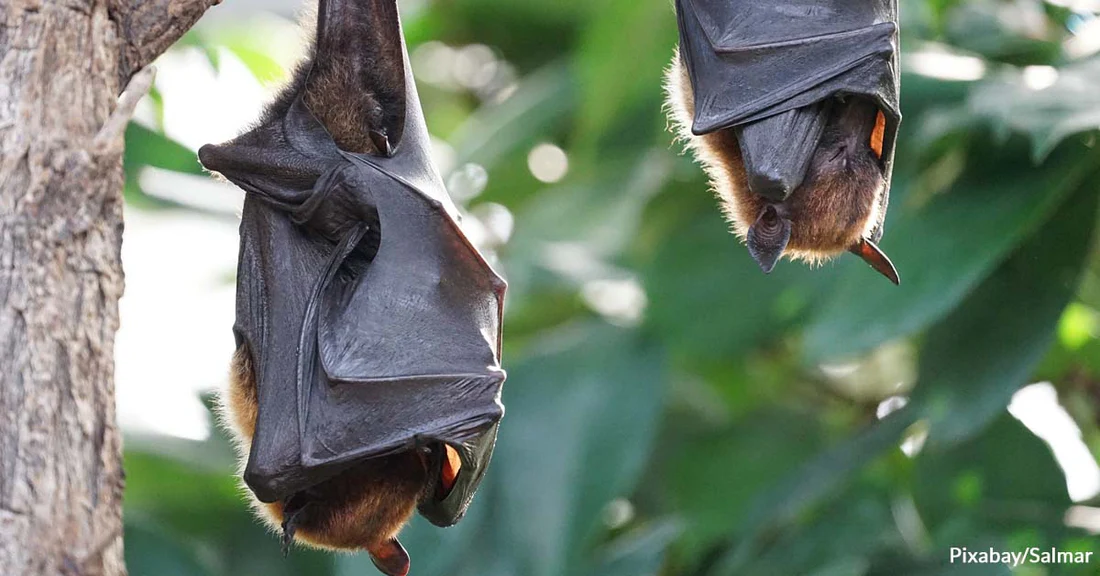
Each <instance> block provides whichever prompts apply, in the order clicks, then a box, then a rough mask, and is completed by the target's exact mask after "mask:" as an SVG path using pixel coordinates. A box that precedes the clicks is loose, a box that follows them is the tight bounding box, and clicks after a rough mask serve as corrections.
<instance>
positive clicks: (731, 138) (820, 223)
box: [665, 53, 884, 264]
mask: <svg viewBox="0 0 1100 576" xmlns="http://www.w3.org/2000/svg"><path fill="white" fill-rule="evenodd" d="M665 91H666V93H667V97H668V100H667V103H666V109H667V111H668V112H669V116H670V118H671V122H672V129H673V130H674V132H675V134H676V135H677V137H678V139H681V140H683V141H684V142H685V144H686V147H687V148H688V149H689V150H691V151H692V153H693V154H694V156H695V158H696V160H697V161H698V162H699V163H700V164H702V166H703V169H704V171H705V172H706V173H707V176H708V177H709V179H710V182H711V187H712V188H713V190H714V193H715V195H716V196H717V197H718V200H719V204H720V206H721V208H722V211H723V213H724V214H725V215H726V218H727V220H728V221H729V222H730V225H731V227H732V229H733V232H734V233H735V234H736V235H737V236H738V237H739V238H740V239H741V240H742V241H744V240H745V237H746V235H747V234H748V230H749V227H750V226H752V224H753V223H754V222H755V221H756V218H757V217H758V216H759V215H760V212H761V210H762V209H763V208H764V206H765V201H764V199H763V198H762V197H760V196H758V195H756V194H753V193H752V192H751V191H750V190H749V185H748V179H747V177H746V174H745V166H744V163H743V161H742V159H741V149H740V146H739V145H738V142H737V137H736V136H735V134H734V131H733V130H732V129H726V130H718V131H715V132H712V133H710V134H704V135H702V136H696V135H694V134H692V133H691V124H692V118H693V116H694V114H695V103H694V95H693V91H692V87H691V81H690V79H689V77H688V73H687V68H686V67H684V66H683V65H682V63H681V60H680V55H679V53H677V54H675V55H674V57H673V60H672V66H671V67H670V68H669V70H668V73H667V75H666V77H665ZM824 144H825V143H824V142H823V145H822V146H821V147H819V149H818V152H817V154H827V153H828V152H827V150H825V145H824ZM867 145H868V147H869V146H870V138H868V139H867ZM818 160H819V158H817V157H816V155H815V161H814V162H813V163H812V164H811V168H810V170H809V171H808V172H807V174H806V179H805V181H804V183H803V184H802V185H801V186H799V187H798V188H797V189H796V190H795V191H794V192H793V193H791V195H790V196H789V197H788V199H787V201H786V202H785V203H786V205H787V209H788V211H789V214H788V217H789V218H790V220H791V239H790V242H789V243H788V244H787V249H786V251H785V252H784V256H787V257H788V258H791V259H792V260H803V261H805V262H808V263H811V264H817V263H820V262H822V261H824V260H827V259H829V258H832V257H834V256H836V255H838V254H841V253H843V252H845V251H846V250H848V248H850V247H851V246H852V245H853V244H855V243H856V242H857V241H858V240H859V239H860V238H867V237H870V235H871V233H872V232H873V228H874V226H875V224H876V222H877V221H878V210H879V208H878V205H879V202H878V197H879V195H880V194H881V193H882V191H883V189H884V182H883V180H882V177H881V173H877V174H876V173H874V172H873V171H870V170H857V169H853V170H849V171H847V172H846V173H835V172H833V173H830V172H826V171H823V170H821V171H815V170H814V166H817V165H818V164H819V163H818Z"/></svg>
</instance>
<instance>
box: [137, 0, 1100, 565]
mask: <svg viewBox="0 0 1100 576" xmlns="http://www.w3.org/2000/svg"><path fill="white" fill-rule="evenodd" d="M1057 4H1058V5H1055V3H1043V2H1039V1H1037V0H1019V1H1016V2H993V1H975V2H967V3H963V2H958V1H955V0H907V1H903V2H902V13H903V23H902V30H903V35H904V43H903V51H904V53H906V54H909V53H913V54H917V53H926V52H934V53H941V52H949V53H951V54H954V55H955V56H956V57H958V56H959V55H961V56H963V57H965V58H967V60H966V62H968V63H970V64H975V63H976V64H978V65H980V67H981V69H983V70H984V74H981V75H980V77H974V78H972V79H970V80H943V79H938V78H936V77H934V76H930V75H927V71H924V70H922V72H925V74H917V73H913V72H912V71H910V69H909V67H908V63H909V60H908V59H907V60H905V61H904V62H905V63H906V65H905V66H903V70H905V71H906V73H905V74H904V75H903V79H902V86H903V95H902V110H903V113H904V115H905V120H904V122H903V124H902V134H901V139H900V141H899V146H898V162H897V167H896V170H895V177H894V183H893V192H892V205H891V212H890V215H889V220H888V223H887V231H886V236H885V238H884V241H883V243H882V245H883V247H884V248H885V249H886V250H887V251H888V252H889V253H890V254H891V256H892V258H893V260H894V262H895V263H896V264H897V266H898V268H899V269H900V271H901V273H902V278H903V282H902V286H901V287H900V288H895V287H893V286H891V285H889V284H888V283H887V282H885V281H883V280H882V279H881V278H878V277H876V276H875V275H874V274H873V273H872V272H871V271H869V270H867V269H866V268H865V266H864V265H862V264H860V263H859V262H856V261H855V259H841V260H840V261H837V262H836V263H835V264H828V265H826V266H824V267H823V268H821V269H818V270H808V269H804V268H803V267H801V266H797V265H793V264H781V265H780V266H779V267H778V268H777V270H776V271H775V273H774V274H772V275H770V276H767V277H765V276H763V275H761V274H760V273H759V271H758V269H756V267H755V266H754V265H753V264H752V263H751V261H750V259H749V258H748V255H747V253H746V251H745V250H744V248H743V247H742V246H740V245H738V242H737V241H736V239H735V238H734V237H732V236H731V235H730V234H728V233H727V231H726V226H725V224H724V223H723V222H722V220H721V217H720V216H719V215H718V213H717V210H716V208H715V203H714V201H713V199H712V197H711V196H710V194H709V193H708V192H707V190H706V183H705V182H704V180H703V177H702V173H701V171H700V170H699V169H698V167H697V166H695V165H694V164H693V163H692V161H691V159H690V158H689V157H686V156H683V155H681V154H680V149H679V146H677V145H672V144H671V142H670V140H671V136H670V134H669V133H668V132H667V131H666V130H665V120H664V118H663V115H662V113H661V88H660V85H661V75H662V71H663V69H664V66H665V65H666V64H667V61H668V59H669V58H670V57H671V52H672V47H673V46H674V44H675V41H676V28H675V20H674V17H673V13H672V10H671V7H670V5H669V3H668V2H665V1H654V0H647V1H638V0H604V1H601V2H580V1H566V0H525V1H523V2H514V1H510V0H461V1H453V2H443V1H436V2H431V3H427V4H425V5H422V6H420V7H419V9H418V10H416V11H414V12H412V13H409V14H407V15H406V18H405V29H406V34H407V36H408V39H409V43H410V46H412V47H414V48H415V47H416V46H419V45H422V44H424V43H425V42H428V41H438V42H443V43H445V44H447V45H449V46H464V45H467V44H471V43H484V44H486V45H488V46H491V47H492V48H493V50H494V51H495V52H496V54H497V55H498V56H499V57H500V58H503V59H504V60H506V61H507V62H509V63H510V65H512V66H514V67H515V78H517V80H516V86H515V89H514V91H513V92H511V95H510V96H509V97H508V98H506V99H503V101H497V100H498V99H497V98H494V97H491V95H490V96H486V95H485V94H480V95H479V94H478V93H477V92H476V91H475V90H464V89H460V88H456V87H454V86H446V85H444V84H440V83H425V82H421V92H422V98H423V100H424V101H425V107H426V111H427V114H428V123H429V126H430V127H432V129H433V133H434V134H435V135H436V136H438V137H440V138H442V139H444V140H446V141H447V142H449V143H450V144H451V145H452V146H453V147H454V149H455V151H456V158H457V163H456V166H459V167H462V166H464V165H466V164H467V163H476V164H478V165H481V166H483V167H484V168H485V170H486V171H487V173H488V175H489V179H488V185H487V187H486V188H485V190H484V192H482V193H481V194H480V195H478V196H476V197H475V198H472V199H470V200H469V201H468V202H467V208H468V209H469V210H470V211H471V213H473V214H475V215H477V214H480V213H482V212H479V210H482V211H483V209H486V207H489V206H492V205H501V206H503V207H505V208H507V210H508V211H509V212H510V213H511V214H513V215H514V217H515V234H514V236H513V238H512V239H511V240H510V241H509V242H508V243H507V244H506V245H504V246H502V247H500V248H499V249H498V252H499V257H500V267H501V269H502V271H503V272H504V273H505V274H506V275H507V277H508V278H509V281H510V292H509V301H508V308H507V319H506V340H505V342H506V344H505V348H506V357H505V365H506V368H507V369H508V370H509V379H508V382H507V384H506V386H505V391H504V400H505V403H506V405H507V408H508V413H507V416H506V417H505V419H504V421H503V424H502V427H501V433H500V444H499V447H498V449H497V452H496V454H495V456H494V462H493V466H492V468H491V472H490V474H489V475H488V477H487V479H486V481H485V483H484V484H483V486H482V488H481V490H480V492H479V494H478V497H477V499H476V500H475V502H474V504H473V506H472V508H471V510H470V512H469V515H468V517H467V518H466V519H465V520H464V521H463V522H462V523H461V524H460V525H459V526H457V527H455V528H452V529H448V530H439V529H436V528H433V527H431V526H429V525H428V524H427V523H426V522H423V521H420V520H417V521H415V522H414V523H413V525H412V526H411V527H410V528H409V529H407V530H406V532H405V534H404V536H403V537H402V540H403V541H404V542H405V544H406V546H407V547H408V548H409V550H410V552H411V554H412V557H413V562H414V568H413V573H414V574H416V575H418V576H431V575H443V574H448V575H471V576H473V575H480V576H491V575H507V574H524V575H536V576H537V575H546V576H550V575H558V574H570V575H574V574H575V575H593V576H595V575H603V576H637V575H643V574H664V575H699V576H718V575H727V574H750V575H756V574H817V575H873V574H891V575H932V574H945V575H946V574H1005V573H1007V569H1006V568H1005V567H1003V566H985V567H982V566H969V567H963V566H959V565H950V564H949V563H948V549H949V547H951V546H967V547H969V548H971V549H984V548H988V547H990V546H992V547H993V548H995V549H999V550H1017V549H1022V548H1024V547H1027V546H1040V547H1045V548H1049V547H1051V546H1057V547H1059V548H1061V549H1073V550H1094V551H1097V552H1100V542H1098V541H1097V539H1096V538H1090V537H1089V536H1088V535H1087V534H1086V533H1085V532H1083V531H1081V530H1078V529H1075V528H1071V527H1067V526H1066V524H1065V522H1064V521H1063V516H1064V513H1065V511H1066V509H1067V508H1068V507H1069V506H1070V504H1071V502H1070V500H1069V498H1068V496H1067V493H1066V488H1065V480H1064V478H1063V475H1062V473H1061V472H1060V470H1059V468H1058V466H1057V464H1056V462H1055V460H1054V458H1053V456H1052V454H1051V451H1050V449H1049V448H1048V447H1047V445H1046V444H1044V443H1043V442H1042V441H1040V440H1039V439H1037V438H1036V437H1035V436H1034V435H1033V434H1032V433H1031V432H1029V431H1028V429H1027V428H1025V427H1024V426H1023V424H1021V423H1020V422H1019V421H1018V420H1017V419H1015V418H1013V417H1011V416H1010V415H1009V414H1008V413H1007V412H1006V410H1005V408H1006V406H1007V405H1008V403H1009V401H1010V400H1011V399H1012V397H1013V394H1014V393H1015V392H1016V391H1017V390H1019V389H1020V388H1021V387H1022V386H1024V385H1026V384H1028V383H1030V382H1034V381H1037V380H1039V379H1043V380H1049V381H1051V382H1053V383H1054V384H1055V386H1056V387H1057V389H1058V392H1059V394H1060V397H1061V400H1062V403H1063V404H1064V405H1066V406H1067V407H1068V408H1069V411H1070V413H1071V414H1073V415H1074V416H1075V417H1076V420H1077V424H1078V425H1079V426H1080V427H1081V429H1082V432H1083V434H1084V437H1085V439H1086V441H1087V442H1088V443H1089V444H1090V446H1091V448H1092V451H1093V454H1097V453H1100V430H1098V428H1097V422H1098V419H1097V414H1098V413H1100V412H1098V411H1100V360H1097V359H1098V358H1100V340H1098V339H1097V336H1098V330H1097V324H1098V323H1097V321H1096V319H1097V318H1098V314H1100V312H1098V310H1100V250H1098V249H1097V246H1098V242H1097V235H1096V234H1095V232H1094V228H1095V227H1096V224H1097V222H1098V218H1097V200H1098V194H1097V192H1098V189H1097V184H1096V182H1097V181H1098V180H1097V178H1098V177H1100V149H1097V147H1096V146H1095V145H1094V144H1095V135H1096V132H1095V130H1096V128H1097V126H1100V91H1097V90H1096V86H1100V58H1097V57H1095V56H1093V55H1087V54H1086V55H1082V54H1081V51H1080V50H1079V49H1078V44H1080V43H1081V38H1080V37H1079V36H1078V35H1075V33H1074V31H1077V32H1078V33H1079V35H1080V36H1083V35H1085V34H1086V32H1088V33H1090V34H1092V35H1093V36H1092V37H1093V38H1095V37H1096V34H1097V31H1096V26H1095V25H1096V21H1095V20H1093V18H1094V15H1092V14H1089V13H1075V12H1072V11H1071V10H1069V9H1067V8H1064V7H1061V5H1062V4H1066V3H1062V2H1059V3H1057ZM1090 26H1091V28H1087V27H1090ZM1085 28H1087V30H1086V29H1085ZM245 35H247V28H246V27H244V26H242V27H241V29H240V30H238V31H236V32H233V33H232V34H224V33H223V34H222V35H220V36H218V35H210V36H208V37H204V36H203V35H202V34H201V33H200V34H196V35H192V36H189V37H188V42H190V43H192V44H194V45H200V46H204V49H206V50H208V51H211V52H212V51H213V50H212V47H215V46H221V47H225V48H228V49H229V50H231V51H232V50H234V49H235V48H234V47H237V48H240V47H244V48H241V49H242V50H244V53H243V55H242V56H241V58H242V59H244V60H246V61H250V62H257V63H258V64H256V66H254V67H253V69H254V70H255V71H257V72H258V73H261V74H270V73H271V67H272V66H276V64H273V62H274V61H273V60H272V59H271V58H268V57H265V55H264V53H263V52H262V50H261V49H260V48H257V47H256V42H252V41H249V40H243V39H241V37H242V36H245ZM944 66H946V64H944ZM1036 66H1038V68H1037V67H1036ZM1048 67H1049V68H1048ZM944 72H945V73H946V72H950V71H949V70H944ZM1055 73H1056V75H1055ZM1037 75H1038V76H1039V77H1041V78H1047V77H1053V78H1054V80H1053V81H1052V82H1047V84H1049V86H1045V87H1041V86H1040V87H1039V88H1041V89H1037V87H1036V86H1035V84H1034V81H1035V77H1036V76H1037ZM498 94H499V93H498ZM127 136H128V138H129V147H128V148H129V150H130V153H129V154H128V155H127V168H128V174H130V175H134V174H135V173H136V172H135V171H136V170H137V169H139V168H140V167H141V166H143V165H153V166H158V167H162V168H166V169H176V170H193V168H194V166H193V164H188V163H187V162H186V161H184V160H183V159H181V156H180V152H179V148H178V145H175V144H174V143H172V142H170V141H168V140H167V139H165V137H164V136H163V135H160V134H159V133H157V132H156V131H154V130H148V129H144V128H133V129H132V130H131V131H130V132H129V133H128V134H127ZM540 142H553V143H555V144H557V145H558V146H560V147H561V148H563V149H564V150H565V151H566V153H567V154H568V160H569V172H568V175H567V176H566V177H565V178H564V179H563V180H562V181H561V182H559V183H556V184H550V185H548V184H543V183H541V182H540V181H538V180H537V179H535V178H534V177H533V176H532V174H531V173H530V172H529V171H528V170H527V169H526V167H527V161H528V154H529V152H530V151H531V149H532V147H533V146H535V145H536V144H538V143H540ZM130 192H131V196H136V197H140V190H137V189H136V188H134V189H132V190H130ZM639 288H640V289H641V290H642V291H644V294H645V299H644V301H645V303H646V306H645V309H644V312H642V313H641V314H640V315H638V314H635V312H636V310H635V311H632V310H631V309H630V307H629V306H626V308H624V307H623V306H621V305H620V304H621V303H622V302H623V301H624V300H627V301H628V300H630V299H631V298H633V299H635V300H638V298H637V295H638V293H639V292H638V289H639ZM632 295H633V296H632ZM217 329H226V330H228V326H224V327H217ZM892 396H902V397H905V398H907V399H908V403H907V404H906V405H905V407H904V408H902V409H901V410H899V411H897V412H895V413H893V414H891V415H890V416H888V417H886V418H884V419H881V420H880V419H879V417H878V416H877V415H876V408H877V407H878V406H879V403H880V402H881V401H883V400H885V399H887V398H888V397H892ZM895 404H900V403H898V402H895ZM925 435H927V440H926V441H925V442H924V443H923V448H922V449H921V450H920V451H919V453H918V454H917V455H916V456H915V457H908V456H906V455H905V454H903V453H902V452H901V451H900V450H899V449H898V446H899V443H901V442H902V441H903V440H904V439H909V440H910V442H915V443H917V444H919V440H921V439H923V437H924V436H925ZM181 454H183V455H182V456H181ZM225 454H226V447H225V442H224V440H223V439H220V438H215V439H214V440H211V441H210V442H207V443H205V444H201V445H196V446H190V447H189V448H188V449H186V450H167V449H165V448H164V444H163V443H161V444H157V443H144V444H138V445H135V444H134V443H131V447H130V449H129V451H128V455H127V460H126V464H127V469H128V489H127V499H126V505H127V509H126V519H127V559H128V562H129V565H130V569H131V573H133V574H135V575H144V574H156V575H163V574H181V575H182V574H187V575H204V576H205V575H210V576H220V575H229V574H253V573H254V574H272V575H275V574H331V575H340V576H342V575H351V574H370V573H372V570H373V568H371V566H370V562H369V560H368V559H366V558H365V557H364V556H340V557H331V556H327V555H324V554H320V553H316V552H310V551H303V550H295V551H294V552H293V553H292V554H291V556H290V559H289V560H286V561H284V560H282V558H281V557H280V555H279V551H278V542H277V540H276V539H275V538H273V537H270V536H268V535H265V534H264V533H263V529H262V528H260V527H258V526H257V525H256V523H255V522H254V521H253V520H251V519H250V517H249V515H248V513H247V510H246V507H245V505H244V504H243V501H242V499H241V498H240V497H239V495H238V494H237V491H236V488H235V481H234V479H233V478H232V476H231V474H232V464H230V463H229V459H228V458H227V457H226V456H225ZM1096 562H1100V560H1096V561H1094V563H1093V565H1092V566H1091V567H1084V568H1082V567H1072V566H1048V567H1045V568H1044V567H1031V568H1029V569H1031V570H1032V571H1030V572H1020V573H1026V574H1085V573H1095V572H1094V571H1095V570H1096V566H1097V564H1096ZM1075 570H1077V571H1075Z"/></svg>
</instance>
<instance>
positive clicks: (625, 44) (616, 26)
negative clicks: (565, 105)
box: [574, 0, 676, 151]
mask: <svg viewBox="0 0 1100 576" xmlns="http://www.w3.org/2000/svg"><path fill="white" fill-rule="evenodd" d="M675 24H676V19H675V18H674V13H673V10H672V9H671V7H670V6H669V5H668V4H667V3H664V2H638V1H637V0H609V1H607V2H604V3H603V4H602V6H601V7H600V9H599V10H596V11H595V12H594V17H593V18H591V19H589V20H588V22H587V26H586V28H585V30H584V34H583V36H582V38H581V41H580V46H579V49H578V50H577V52H576V54H577V71H578V74H577V75H578V83H579V85H580V92H581V94H580V102H581V103H580V109H579V111H578V119H577V127H576V130H575V131H574V137H575V138H576V141H577V143H578V148H580V149H582V150H587V151H593V150H594V148H595V147H597V146H598V145H600V144H601V142H603V141H604V140H605V139H607V138H608V137H610V136H615V135H616V134H617V133H621V132H623V131H624V130H625V129H626V128H628V125H624V122H629V121H630V120H632V119H633V118H634V115H633V114H631V113H632V112H635V111H638V110H642V111H643V114H644V117H645V118H652V119H653V120H654V121H652V122H651V124H652V126H653V128H655V130H654V133H656V132H657V131H659V130H660V128H661V127H663V125H664V122H663V121H658V119H659V118H660V116H659V114H660V112H659V103H660V98H661V91H660V86H661V83H662V76H663V72H664V69H665V67H666V66H667V65H668V62H669V60H670V59H671V58H672V46H674V45H675V44H676V25H675ZM627 30H629V35H626V34H623V31H627ZM631 137H634V135H633V134H632V135H631ZM616 142H618V139H616ZM635 146H636V143H635Z"/></svg>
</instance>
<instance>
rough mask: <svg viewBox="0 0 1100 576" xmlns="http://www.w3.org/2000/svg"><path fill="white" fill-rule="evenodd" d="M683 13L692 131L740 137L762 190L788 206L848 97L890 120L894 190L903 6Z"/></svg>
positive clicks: (701, 8)
mask: <svg viewBox="0 0 1100 576" xmlns="http://www.w3.org/2000/svg"><path fill="white" fill-rule="evenodd" d="M676 13H677V19H678V23H679V27H680V54H681V58H683V62H684V64H685V66H686V68H687V70H688V75H689V77H690V79H691V84H692V89H693V92H694V110H695V113H694V118H693V122H692V132H693V133H695V134H697V135H698V134H707V133H710V132H713V131H716V130H721V129H725V128H734V129H736V130H737V133H738V140H739V142H740V145H741V149H742V156H743V157H744V160H745V168H746V172H747V174H748V177H749V179H750V185H752V188H753V190H754V191H757V190H760V191H759V192H757V193H758V194H762V195H765V196H769V197H772V196H773V194H772V193H769V190H775V191H776V192H775V193H774V196H776V197H775V198H773V199H776V200H781V199H782V196H783V195H785V194H789V192H790V191H791V190H793V189H794V187H796V186H797V184H798V183H799V182H801V180H802V177H803V175H804V174H805V171H806V167H807V166H808V165H809V161H810V157H811V155H812V154H813V151H814V150H815V149H816V148H817V143H818V138H820V136H821V133H822V131H823V128H824V126H825V124H826V123H827V121H828V108H827V106H824V105H822V103H824V102H825V101H826V100H828V99H830V98H832V97H833V96H836V95H844V94H853V95H860V96H865V97H867V98H870V99H872V100H873V101H875V102H877V103H878V106H879V109H880V110H881V111H882V112H883V115H884V116H885V118H886V126H885V132H884V138H883V150H882V158H883V161H884V164H885V172H886V175H887V182H889V175H890V173H891V171H892V166H893V156H894V146H895V142H896V139H897V129H898V125H899V124H900V122H901V114H900V112H899V107H898V92H899V81H900V70H899V65H898V51H897V35H898V27H897V13H898V12H897V0H826V1H818V0H776V1H770V2H760V1H757V0H676ZM753 184H755V185H753ZM777 184H778V185H777ZM887 196H888V195H887V194H885V193H884V194H883V198H884V202H885V201H886V200H885V199H886V198H887ZM881 212H882V213H883V214H885V210H882V211H881ZM880 228H881V227H880Z"/></svg>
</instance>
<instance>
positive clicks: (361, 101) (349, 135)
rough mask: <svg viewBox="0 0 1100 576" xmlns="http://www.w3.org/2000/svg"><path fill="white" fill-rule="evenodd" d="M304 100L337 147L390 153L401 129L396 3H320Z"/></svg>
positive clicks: (400, 44) (346, 0) (392, 0)
mask: <svg viewBox="0 0 1100 576" xmlns="http://www.w3.org/2000/svg"><path fill="white" fill-rule="evenodd" d="M304 96H305V101H306V106H307V107H308V108H309V110H310V112H312V113H313V114H314V115H315V116H316V117H317V119H318V120H320V121H321V123H322V124H324V125H325V128H326V129H328V131H329V133H330V134H331V135H332V137H333V139H334V140H335V141H336V143H337V144H338V145H340V147H341V148H343V149H345V150H348V151H351V152H366V151H372V150H370V148H373V152H375V153H378V154H383V155H389V154H391V153H392V150H393V148H396V146H397V143H398V142H400V140H401V136H402V133H403V132H404V129H405V114H406V101H405V98H406V94H405V46H404V42H403V40H402V35H401V23H400V20H399V19H398V12H397V0H321V1H320V4H319V6H318V10H317V40H316V45H315V47H314V54H313V58H312V63H311V68H310V69H309V75H308V78H307V80H306V84H305V94H304Z"/></svg>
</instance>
